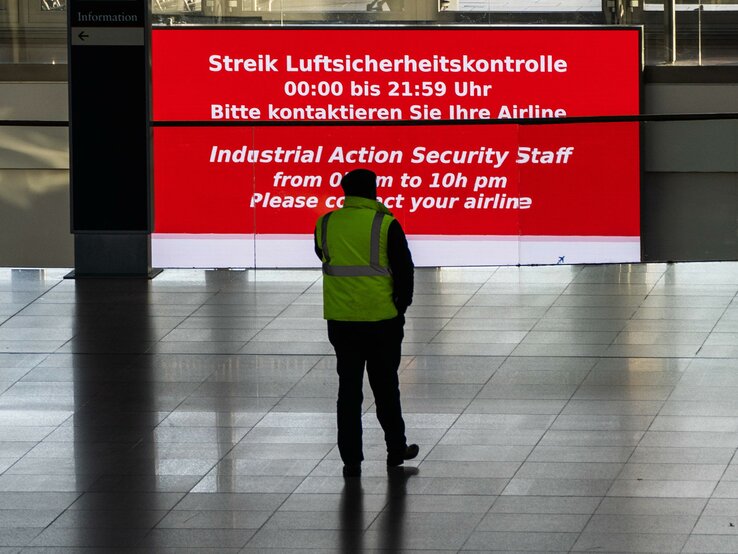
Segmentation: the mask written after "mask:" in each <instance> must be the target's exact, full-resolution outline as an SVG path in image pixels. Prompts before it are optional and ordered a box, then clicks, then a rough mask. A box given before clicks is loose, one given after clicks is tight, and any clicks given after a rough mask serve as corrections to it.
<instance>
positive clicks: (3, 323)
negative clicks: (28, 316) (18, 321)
mask: <svg viewBox="0 0 738 554" xmlns="http://www.w3.org/2000/svg"><path fill="white" fill-rule="evenodd" d="M62 282H63V279H60V280H59V281H58V282H57V283H56V284H55V285H52V286H51V287H49V288H48V289H46V290H44V291H42V292H40V293H39V294H38V296H36V297H35V298H34V299H33V300H31V301H30V302H26V303H25V305H24V306H23V307H22V308H20V309H19V310H18V311H17V312H15V313H14V314H11V315H9V316H8V317H7V319H5V320H4V321H3V322H2V323H0V327H2V326H3V325H5V324H6V323H7V322H8V321H10V320H11V319H13V318H14V317H15V316H17V315H18V314H20V313H21V312H22V311H23V310H25V309H26V308H28V307H29V306H30V305H31V304H34V303H35V302H36V301H38V300H39V299H41V298H42V297H43V296H44V295H46V293H49V292H51V291H53V290H54V289H55V288H56V287H58V286H59V285H61V283H62Z"/></svg>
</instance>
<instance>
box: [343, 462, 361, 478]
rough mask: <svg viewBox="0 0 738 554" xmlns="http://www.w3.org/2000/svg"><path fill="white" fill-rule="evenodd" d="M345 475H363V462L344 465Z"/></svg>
mask: <svg viewBox="0 0 738 554" xmlns="http://www.w3.org/2000/svg"><path fill="white" fill-rule="evenodd" d="M343 476H344V477H361V464H346V465H345V466H343Z"/></svg>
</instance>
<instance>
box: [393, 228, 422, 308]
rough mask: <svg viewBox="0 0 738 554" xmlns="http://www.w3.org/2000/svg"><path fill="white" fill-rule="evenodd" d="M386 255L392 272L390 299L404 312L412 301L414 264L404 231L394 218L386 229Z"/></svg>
mask: <svg viewBox="0 0 738 554" xmlns="http://www.w3.org/2000/svg"><path fill="white" fill-rule="evenodd" d="M387 257H388V258H389V267H390V271H391V272H392V281H393V285H392V290H393V293H392V300H394V302H395V306H396V307H397V311H398V312H400V314H404V313H405V311H406V310H407V307H408V306H409V305H410V304H412V303H413V289H414V276H415V265H414V264H413V257H412V254H411V253H410V248H409V247H408V245H407V237H405V232H404V231H403V230H402V226H401V225H400V222H399V221H397V220H396V219H395V220H394V221H393V222H392V223H390V226H389V229H388V230H387Z"/></svg>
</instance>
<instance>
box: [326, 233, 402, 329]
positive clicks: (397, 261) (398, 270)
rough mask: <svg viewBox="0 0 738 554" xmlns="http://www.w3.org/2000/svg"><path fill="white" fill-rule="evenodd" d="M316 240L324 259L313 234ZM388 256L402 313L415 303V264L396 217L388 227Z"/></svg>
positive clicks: (395, 294) (393, 284)
mask: <svg viewBox="0 0 738 554" xmlns="http://www.w3.org/2000/svg"><path fill="white" fill-rule="evenodd" d="M313 241H314V242H315V253H316V254H317V255H318V258H319V259H320V260H322V259H323V250H322V249H321V248H320V245H319V244H318V237H317V234H315V233H314V234H313ZM387 257H388V258H389V269H390V273H392V300H393V301H394V303H395V307H396V308H397V311H398V312H399V313H400V314H401V315H402V314H404V313H405V311H406V310H407V307H408V306H409V305H410V304H412V303H413V289H414V276H415V265H414V264H413V257H412V254H411V253H410V248H409V247H408V245H407V237H405V232H404V231H403V230H402V226H401V225H400V222H399V221H397V220H396V219H395V220H394V221H392V223H390V226H389V229H387Z"/></svg>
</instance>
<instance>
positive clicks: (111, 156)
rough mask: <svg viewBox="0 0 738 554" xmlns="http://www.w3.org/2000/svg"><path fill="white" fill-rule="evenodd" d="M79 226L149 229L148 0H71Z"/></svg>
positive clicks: (75, 224)
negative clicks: (107, 0) (146, 37)
mask: <svg viewBox="0 0 738 554" xmlns="http://www.w3.org/2000/svg"><path fill="white" fill-rule="evenodd" d="M67 11H68V14H69V29H70V32H69V67H70V69H69V71H70V73H69V102H70V105H69V107H70V110H69V125H70V154H71V161H70V174H71V187H72V232H74V233H79V232H149V231H150V228H151V225H150V220H151V217H150V204H151V200H150V192H149V190H150V189H149V164H148V155H149V154H148V152H149V143H148V101H147V84H146V83H147V55H146V40H145V36H146V22H145V19H146V13H147V6H146V2H145V1H144V0H118V1H112V2H104V1H99V0H98V1H85V0H70V1H69V4H68V7H67Z"/></svg>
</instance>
